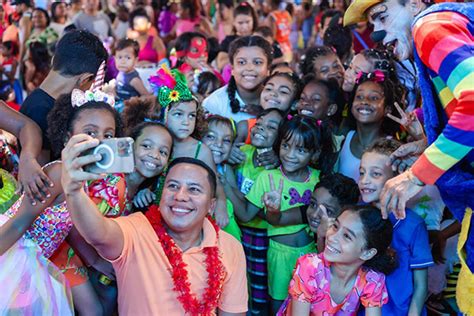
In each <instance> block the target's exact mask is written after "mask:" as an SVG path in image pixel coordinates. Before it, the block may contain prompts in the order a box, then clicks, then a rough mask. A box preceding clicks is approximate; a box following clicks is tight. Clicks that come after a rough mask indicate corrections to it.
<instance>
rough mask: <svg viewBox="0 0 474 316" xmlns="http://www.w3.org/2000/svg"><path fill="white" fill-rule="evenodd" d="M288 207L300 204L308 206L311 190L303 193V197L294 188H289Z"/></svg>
mask: <svg viewBox="0 0 474 316" xmlns="http://www.w3.org/2000/svg"><path fill="white" fill-rule="evenodd" d="M289 193H290V205H295V204H297V203H302V204H304V205H309V203H310V202H311V190H306V191H304V193H303V195H300V194H299V193H298V191H296V189H295V188H291V189H290V191H289Z"/></svg>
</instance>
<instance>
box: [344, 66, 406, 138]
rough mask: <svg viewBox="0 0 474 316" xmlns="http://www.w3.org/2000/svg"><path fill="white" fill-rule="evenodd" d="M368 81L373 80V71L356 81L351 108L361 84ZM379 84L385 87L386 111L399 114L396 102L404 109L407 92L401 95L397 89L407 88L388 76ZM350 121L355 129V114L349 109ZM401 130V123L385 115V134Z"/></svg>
mask: <svg viewBox="0 0 474 316" xmlns="http://www.w3.org/2000/svg"><path fill="white" fill-rule="evenodd" d="M367 81H373V73H369V74H366V73H362V74H361V77H360V79H359V80H358V82H356V84H355V87H354V90H353V92H352V94H351V96H350V107H351V108H352V104H353V103H354V98H355V96H356V94H357V90H358V88H359V86H361V85H362V84H364V83H365V82H367ZM373 82H374V81H373ZM377 84H379V85H381V87H382V89H383V95H384V98H385V102H384V106H385V112H386V113H391V114H393V115H396V116H398V115H397V111H396V109H395V105H394V104H395V102H397V103H398V104H399V105H400V106H401V107H402V109H404V106H405V102H403V97H404V95H405V93H403V94H402V95H400V94H398V93H397V90H398V88H399V89H402V90H403V91H405V89H404V88H403V87H401V86H400V87H398V85H397V82H394V81H393V80H392V79H391V78H390V77H388V76H385V79H384V80H383V82H379V83H377ZM348 123H349V125H350V126H351V127H352V128H353V129H355V127H356V120H355V118H354V115H352V111H349V120H348ZM399 130H400V124H398V123H396V122H394V121H393V120H391V119H390V118H388V117H387V116H384V118H383V121H382V131H383V132H384V133H385V134H387V135H391V136H394V135H395V133H396V132H398V131H399Z"/></svg>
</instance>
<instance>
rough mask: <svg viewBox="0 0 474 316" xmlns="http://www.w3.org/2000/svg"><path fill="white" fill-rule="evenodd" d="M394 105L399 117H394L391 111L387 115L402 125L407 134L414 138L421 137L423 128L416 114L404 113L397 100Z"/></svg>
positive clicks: (418, 138) (423, 133) (423, 135)
mask: <svg viewBox="0 0 474 316" xmlns="http://www.w3.org/2000/svg"><path fill="white" fill-rule="evenodd" d="M394 105H395V108H396V109H397V112H398V114H399V115H400V117H396V116H395V115H393V114H392V113H387V117H388V118H389V119H391V120H392V121H395V122H397V123H398V124H400V125H401V126H403V127H404V128H405V129H406V130H407V132H408V134H409V135H410V136H411V137H413V138H414V139H415V140H420V139H423V138H424V137H425V132H424V130H423V125H421V123H420V121H419V120H418V117H417V116H416V114H415V113H413V112H411V113H406V112H405V111H404V110H403V109H402V108H401V107H400V105H398V103H397V102H395V103H394Z"/></svg>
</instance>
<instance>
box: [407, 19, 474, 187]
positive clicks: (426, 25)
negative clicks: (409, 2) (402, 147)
mask: <svg viewBox="0 0 474 316" xmlns="http://www.w3.org/2000/svg"><path fill="white" fill-rule="evenodd" d="M473 30H474V25H473V22H472V21H469V20H468V19H467V18H466V17H465V16H463V15H460V14H458V13H454V12H446V11H443V12H436V13H432V14H428V15H426V16H425V17H422V18H420V19H419V20H418V21H417V22H416V23H415V25H414V26H413V39H414V42H415V47H416V51H417V53H418V55H419V57H420V59H421V61H422V62H423V64H425V65H426V66H427V67H428V69H429V73H430V77H431V80H432V83H433V85H434V88H435V90H436V92H437V94H438V97H439V99H440V101H441V104H442V106H443V108H444V111H445V113H446V116H447V118H448V121H447V124H446V126H445V127H444V129H443V131H442V133H441V134H440V135H439V137H438V138H437V139H436V140H435V141H434V142H433V143H432V144H431V145H430V146H429V147H428V148H427V149H426V150H425V152H424V153H423V154H422V155H421V157H420V158H419V159H418V160H417V161H416V162H415V164H414V165H413V167H412V171H413V173H414V174H415V175H416V176H417V177H418V178H419V179H420V180H421V181H423V182H424V183H426V184H434V183H435V182H436V181H437V180H438V179H439V178H440V177H441V176H442V175H443V173H444V172H445V171H446V170H448V169H450V168H451V167H452V166H453V165H455V164H456V163H457V162H459V161H460V160H461V159H463V158H464V157H466V156H468V155H469V158H471V157H472V156H473V155H472V152H471V151H472V148H473V147H474V34H473V33H474V31H473ZM469 158H468V159H469ZM470 160H472V159H470ZM469 162H470V163H471V165H472V163H473V162H474V161H469Z"/></svg>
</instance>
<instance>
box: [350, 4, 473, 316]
mask: <svg viewBox="0 0 474 316" xmlns="http://www.w3.org/2000/svg"><path fill="white" fill-rule="evenodd" d="M364 20H369V21H370V22H371V23H373V24H374V33H373V34H372V36H373V38H374V39H375V40H378V41H382V42H383V43H384V44H385V45H387V46H392V47H393V48H394V52H395V54H396V56H397V57H398V58H399V59H400V60H404V59H408V58H414V60H415V62H416V66H417V70H418V78H419V85H420V88H421V94H422V98H423V111H424V118H425V130H426V132H427V142H426V141H425V143H420V142H418V143H410V144H406V145H404V146H402V147H401V148H400V149H399V150H398V151H397V152H395V153H394V155H393V159H394V160H396V159H403V158H406V157H407V156H413V155H421V156H420V157H419V159H418V160H417V161H416V162H415V163H414V164H413V166H412V167H411V168H410V169H408V170H407V171H405V172H403V173H402V174H400V175H399V176H397V177H395V178H393V179H391V180H389V181H387V183H386V184H385V188H384V191H383V192H382V196H381V201H382V211H383V212H384V214H385V215H387V211H392V212H394V213H395V215H396V216H397V218H404V216H405V211H404V210H405V204H406V201H407V200H409V199H410V198H411V197H413V196H414V195H415V194H416V193H418V192H419V191H420V190H421V189H422V187H423V186H424V185H425V184H435V185H436V186H437V187H438V188H439V190H440V192H441V195H442V197H443V200H444V202H445V203H446V205H447V206H448V208H449V210H450V211H451V212H452V213H453V215H454V217H455V218H457V219H458V220H459V221H462V230H461V234H460V238H459V245H458V250H459V256H460V259H461V264H462V269H461V272H460V275H459V280H458V284H457V293H456V298H457V301H458V305H459V307H460V309H461V310H462V311H463V312H464V313H466V314H469V315H470V314H472V313H474V301H473V300H472V293H474V276H473V271H474V231H473V230H472V227H473V226H474V225H471V224H472V221H473V218H472V208H474V168H473V166H474V151H473V150H472V149H473V147H474V129H473V128H472V126H474V115H473V114H474V112H473V106H474V102H473V100H474V88H473V87H474V86H473V84H472V83H473V82H474V54H473V53H472V52H473V50H474V38H473V35H472V30H473V28H474V22H473V21H474V6H473V5H472V4H468V3H465V4H453V3H443V4H438V5H433V6H429V3H427V2H424V1H422V0H388V1H381V0H355V1H354V2H353V3H352V4H351V6H350V7H349V8H348V10H347V11H346V13H345V16H344V24H345V25H350V24H353V23H357V22H359V21H364ZM410 27H411V29H410ZM435 93H436V94H435ZM426 143H429V144H430V145H429V146H428V147H427V145H426ZM470 227H471V229H470Z"/></svg>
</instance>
